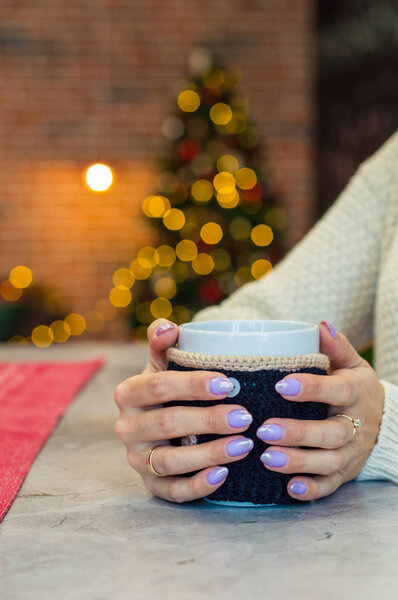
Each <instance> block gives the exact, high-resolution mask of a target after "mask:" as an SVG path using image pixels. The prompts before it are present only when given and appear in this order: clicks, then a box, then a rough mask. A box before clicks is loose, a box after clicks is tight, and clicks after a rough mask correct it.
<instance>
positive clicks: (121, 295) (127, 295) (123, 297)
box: [109, 285, 133, 308]
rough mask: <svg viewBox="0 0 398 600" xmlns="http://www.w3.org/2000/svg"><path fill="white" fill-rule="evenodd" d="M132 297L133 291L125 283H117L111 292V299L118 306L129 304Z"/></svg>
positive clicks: (122, 306)
mask: <svg viewBox="0 0 398 600" xmlns="http://www.w3.org/2000/svg"><path fill="white" fill-rule="evenodd" d="M132 298H133V297H132V295H131V291H130V290H129V288H128V287H126V286H124V285H117V286H115V287H114V288H112V289H111V291H110V292H109V300H110V302H111V304H113V306H116V307H117V308H124V307H125V306H128V305H129V304H130V302H131V300H132Z"/></svg>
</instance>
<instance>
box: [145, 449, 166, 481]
mask: <svg viewBox="0 0 398 600" xmlns="http://www.w3.org/2000/svg"><path fill="white" fill-rule="evenodd" d="M157 448H161V446H160V445H159V446H154V447H153V448H149V450H148V452H147V453H146V459H145V463H146V468H147V469H148V471H149V472H150V474H151V475H156V476H157V477H166V474H165V473H159V472H158V471H157V470H156V469H155V467H154V466H153V462H152V460H153V453H154V452H155V450H156V449H157Z"/></svg>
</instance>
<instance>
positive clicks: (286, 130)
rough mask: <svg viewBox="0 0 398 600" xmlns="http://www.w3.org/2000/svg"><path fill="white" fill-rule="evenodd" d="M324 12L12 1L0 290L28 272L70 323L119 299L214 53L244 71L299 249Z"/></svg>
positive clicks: (194, 3) (307, 3) (263, 5)
mask: <svg viewBox="0 0 398 600" xmlns="http://www.w3.org/2000/svg"><path fill="white" fill-rule="evenodd" d="M313 11H314V9H313V3H312V1H311V0H215V1H214V0H213V1H211V2H210V1H208V0H166V1H165V0H68V2H65V1H64V0H41V2H40V3H38V2H33V1H32V0H2V2H1V5H0V73H1V75H2V83H1V91H0V121H1V137H0V139H1V143H0V159H1V160H0V219H1V228H0V277H1V276H2V277H5V276H7V275H8V272H9V270H10V268H11V267H13V266H14V265H17V264H26V265H28V266H30V267H31V268H32V269H33V270H34V272H35V274H36V281H37V282H38V283H41V284H45V285H50V286H52V287H53V288H54V290H55V291H56V292H57V293H58V294H59V295H60V296H61V297H62V298H63V300H64V305H65V307H66V310H68V311H71V310H76V311H82V312H84V311H86V310H89V309H92V308H94V307H95V304H96V302H97V301H98V300H99V299H100V298H102V297H107V295H108V292H109V288H110V285H111V277H112V273H113V271H114V269H115V268H117V267H118V266H124V265H125V264H128V263H129V262H130V260H131V259H132V257H133V255H134V252H135V249H137V248H138V247H140V246H141V245H142V244H144V243H145V242H147V241H150V237H149V236H150V233H149V231H148V230H146V229H145V228H144V226H143V225H142V223H141V222H140V218H139V214H140V204H141V202H142V200H143V198H144V197H145V196H146V195H148V194H149V193H151V191H152V188H153V185H154V181H155V178H156V173H155V172H154V170H153V167H152V164H151V161H152V159H153V158H154V157H156V153H157V151H158V149H159V148H160V146H161V145H162V143H163V139H162V135H161V124H162V121H163V119H164V118H165V117H166V115H167V114H168V111H169V109H170V106H171V105H172V103H173V102H174V99H175V95H176V91H177V90H178V88H179V86H180V85H181V83H182V82H183V80H184V75H185V73H186V68H187V56H188V55H189V53H190V51H191V50H192V48H194V47H195V46H197V45H198V44H203V43H207V44H209V45H210V46H211V47H213V48H215V49H217V50H218V51H221V53H222V55H223V56H224V58H225V60H226V61H227V62H228V63H230V64H237V65H239V66H240V67H241V69H242V71H243V76H244V79H243V86H244V91H245V93H246V94H247V96H248V98H249V100H250V103H251V106H252V117H253V118H254V119H255V120H256V121H257V123H258V125H259V128H260V131H261V133H262V135H263V136H264V140H265V143H266V147H267V153H268V158H269V164H270V167H271V176H272V177H273V179H274V182H275V184H276V187H277V189H278V191H279V193H280V195H281V198H282V201H283V203H284V204H285V206H286V207H287V213H288V227H287V238H288V241H289V243H290V245H292V244H294V243H295V242H296V241H297V240H298V239H300V238H301V237H302V236H303V234H304V233H305V232H306V231H307V229H308V228H309V226H310V225H311V224H312V220H313V200H314V167H313V156H312V151H313V143H312V134H313V132H312V129H313V120H314V110H313V98H312V89H313V39H312V38H313V24H312V17H313ZM96 161H101V162H106V163H108V164H109V165H110V166H112V167H113V169H114V172H115V177H116V180H115V184H114V185H113V187H112V188H111V190H110V191H109V192H107V193H104V194H95V193H93V192H90V191H89V190H88V189H87V188H86V187H85V185H84V182H83V173H84V170H85V168H86V167H87V166H88V165H89V164H91V163H92V162H96ZM112 327H113V328H114V331H113V334H114V335H118V334H120V323H119V324H118V322H116V324H114V325H113V326H112ZM27 333H28V332H27Z"/></svg>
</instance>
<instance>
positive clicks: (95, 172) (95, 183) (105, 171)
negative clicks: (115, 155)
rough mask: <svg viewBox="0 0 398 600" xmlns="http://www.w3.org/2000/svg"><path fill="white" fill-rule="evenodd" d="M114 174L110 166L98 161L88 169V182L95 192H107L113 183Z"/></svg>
mask: <svg viewBox="0 0 398 600" xmlns="http://www.w3.org/2000/svg"><path fill="white" fill-rule="evenodd" d="M112 181H113V174H112V170H111V169H110V167H108V166H107V165H103V164H101V163H97V164H95V165H91V167H89V168H88V169H87V171H86V183H87V185H88V187H89V188H90V189H91V190H93V192H105V191H106V190H107V189H108V188H109V187H110V186H111V184H112Z"/></svg>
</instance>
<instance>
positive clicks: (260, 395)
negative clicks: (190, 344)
mask: <svg viewBox="0 0 398 600" xmlns="http://www.w3.org/2000/svg"><path fill="white" fill-rule="evenodd" d="M167 358H168V366H167V370H172V371H192V370H206V371H218V372H220V373H223V374H224V375H226V376H227V377H228V378H230V379H232V381H233V383H234V390H233V391H232V392H231V394H230V395H229V396H228V397H227V398H223V399H222V400H219V401H217V400H207V401H199V400H198V401H174V402H171V403H169V405H173V406H180V405H181V406H214V405H215V404H239V405H241V406H243V407H245V408H246V409H247V410H248V411H249V413H250V414H251V415H252V416H253V422H252V424H251V425H250V427H249V428H248V429H246V430H245V431H244V432H243V435H244V436H245V437H249V438H251V439H252V440H253V441H254V448H253V450H252V451H251V452H249V454H248V455H247V456H246V457H245V458H243V459H241V460H238V461H236V462H231V463H228V464H227V465H226V466H227V467H228V469H229V475H228V477H227V479H226V480H225V482H224V483H223V484H222V485H221V486H220V487H219V488H218V489H217V490H215V491H214V492H213V493H212V494H210V495H209V496H208V498H209V500H214V501H219V502H238V503H239V502H249V503H252V504H258V505H263V504H292V503H294V502H296V500H294V499H293V498H291V496H289V494H288V493H287V483H288V481H289V480H290V479H291V478H292V477H294V474H292V473H290V474H288V475H286V474H283V473H277V472H273V471H269V470H268V469H266V468H265V467H264V465H263V463H262V462H261V461H260V455H261V454H262V453H263V452H264V450H265V449H266V448H267V444H265V443H264V442H263V441H261V440H259V438H258V437H257V436H256V431H257V429H258V427H260V425H262V424H263V422H264V421H266V420H267V419H269V418H271V417H280V418H287V419H311V420H319V419H325V418H326V417H327V406H326V404H323V403H320V402H294V401H291V400H285V399H284V398H282V396H281V395H280V394H279V393H278V392H276V391H275V389H274V386H275V384H276V382H277V381H279V380H280V379H283V377H285V376H286V375H287V374H288V373H313V374H315V375H327V370H328V368H329V358H328V356H326V355H325V354H320V353H319V354H297V355H294V356H219V355H218V356H216V355H210V354H196V353H193V352H185V351H182V350H179V349H178V348H169V350H168V351H167ZM220 437H225V435H220V434H203V435H202V434H201V435H191V436H187V437H183V438H175V439H173V440H171V443H172V444H173V445H175V446H181V445H191V444H201V443H204V442H210V441H212V440H216V439H218V438H220ZM191 475H192V473H188V474H187V476H191Z"/></svg>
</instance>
